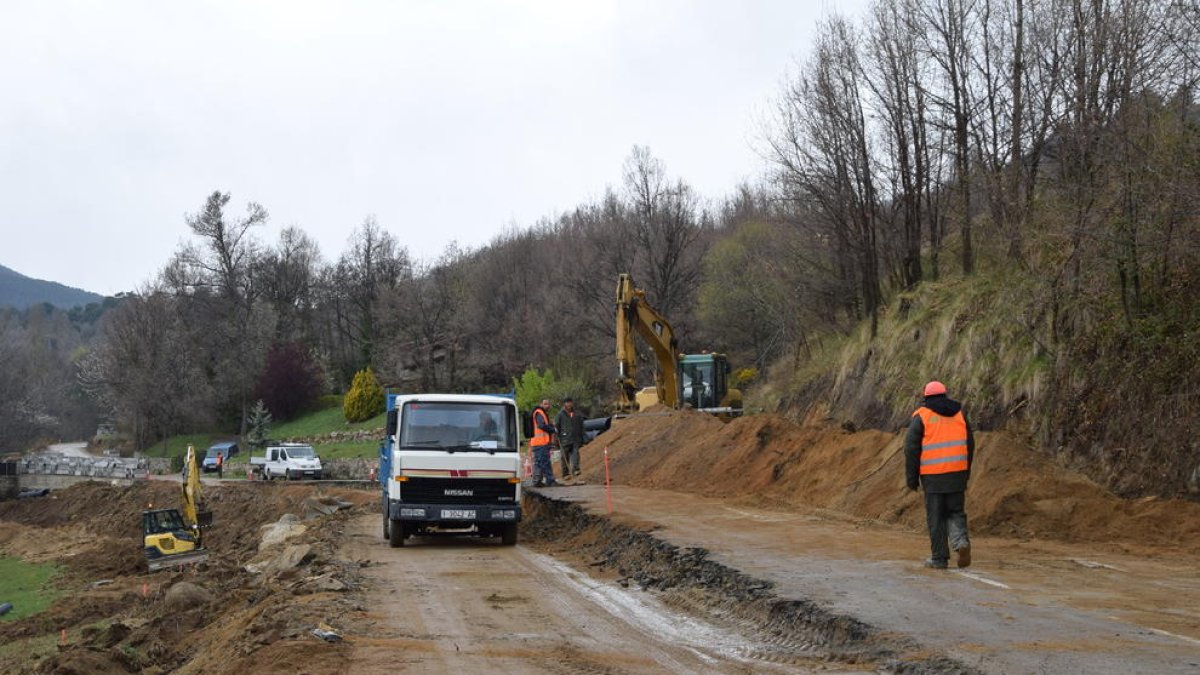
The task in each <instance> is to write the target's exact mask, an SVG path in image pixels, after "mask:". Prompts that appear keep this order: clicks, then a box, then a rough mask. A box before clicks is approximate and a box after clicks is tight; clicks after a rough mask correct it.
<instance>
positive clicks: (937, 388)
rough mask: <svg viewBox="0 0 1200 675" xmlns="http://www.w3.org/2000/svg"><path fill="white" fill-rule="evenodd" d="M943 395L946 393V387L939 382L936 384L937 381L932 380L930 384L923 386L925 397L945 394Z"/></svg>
mask: <svg viewBox="0 0 1200 675" xmlns="http://www.w3.org/2000/svg"><path fill="white" fill-rule="evenodd" d="M945 393H946V385H944V384H942V383H941V382H938V381H937V380H934V381H932V382H930V383H929V384H927V385H925V395H926V396H937V395H939V394H945Z"/></svg>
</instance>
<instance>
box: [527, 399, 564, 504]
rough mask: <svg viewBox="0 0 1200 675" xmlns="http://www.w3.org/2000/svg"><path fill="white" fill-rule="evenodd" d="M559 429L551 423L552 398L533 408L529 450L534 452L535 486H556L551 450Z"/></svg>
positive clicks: (543, 400)
mask: <svg viewBox="0 0 1200 675" xmlns="http://www.w3.org/2000/svg"><path fill="white" fill-rule="evenodd" d="M557 433H558V429H556V428H555V427H554V425H553V424H551V423H550V399H542V404H541V405H539V406H538V407H536V408H534V409H533V438H531V439H529V450H530V452H531V453H533V485H534V487H542V486H543V485H544V486H546V487H554V486H555V485H558V481H556V480H554V467H553V466H552V465H551V464H550V450H551V449H552V447H553V445H554V436H555V434H557Z"/></svg>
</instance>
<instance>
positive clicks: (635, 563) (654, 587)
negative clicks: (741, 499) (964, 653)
mask: <svg viewBox="0 0 1200 675" xmlns="http://www.w3.org/2000/svg"><path fill="white" fill-rule="evenodd" d="M525 510H526V514H527V516H528V518H529V520H528V521H527V522H526V523H524V524H523V535H524V536H525V537H526V539H527V540H531V542H532V544H533V545H534V546H536V547H539V548H542V549H544V550H547V551H549V552H551V553H554V554H560V553H561V554H563V555H568V556H577V557H582V558H583V559H584V560H583V565H582V566H585V567H590V568H593V569H595V570H597V571H598V572H609V573H615V574H616V575H617V577H618V583H619V584H620V585H622V586H636V587H638V588H640V589H642V590H644V591H646V590H648V591H654V592H655V595H656V596H657V597H658V598H659V599H660V600H661V602H662V603H663V604H664V605H665V606H666V607H668V608H670V609H672V610H675V611H677V612H680V613H682V614H685V615H690V616H695V617H699V618H701V620H702V621H704V622H706V623H709V624H710V625H713V626H717V627H720V628H723V629H725V630H728V631H731V632H733V633H736V634H737V635H740V636H743V637H744V638H745V641H744V646H742V647H741V648H740V649H738V650H737V651H738V653H737V654H736V656H737V657H739V659H746V660H751V661H757V662H760V663H763V664H764V665H765V664H775V665H782V666H802V667H804V666H807V667H808V668H812V667H813V664H814V663H821V662H824V663H825V664H826V665H827V667H828V668H830V669H845V668H855V667H857V668H864V667H866V668H869V669H882V670H885V671H887V672H893V673H904V674H908V673H913V674H926V673H929V674H941V673H976V672H979V671H977V670H976V669H975V668H972V667H970V666H968V665H966V664H963V663H961V662H959V661H957V660H955V659H952V658H949V657H946V656H943V655H940V654H932V653H931V652H930V651H929V650H927V649H923V648H922V647H921V646H920V645H918V644H917V643H916V642H915V641H913V640H911V639H909V638H906V637H903V636H899V635H894V634H887V633H884V632H882V631H880V630H878V629H876V628H874V627H873V626H870V625H868V624H866V623H864V622H862V621H859V620H858V619H856V618H854V617H852V616H847V615H841V614H836V613H833V612H831V611H829V610H827V609H825V608H823V607H821V606H820V605H818V604H817V603H815V602H813V601H811V600H808V599H805V598H781V597H779V596H777V595H775V594H774V593H773V592H772V584H771V583H769V582H766V581H762V580H760V579H755V578H753V577H751V576H749V575H746V574H744V573H742V572H739V571H738V570H735V569H732V568H729V567H726V566H724V565H722V564H720V563H717V562H715V561H713V560H711V559H709V557H708V551H706V550H704V549H702V548H680V547H677V546H675V545H672V544H670V543H667V542H665V541H662V540H660V539H657V538H655V537H654V535H653V534H652V532H648V531H646V530H644V529H639V528H637V527H634V526H631V525H626V524H624V523H621V522H618V521H616V520H614V519H611V518H606V517H604V516H601V515H594V514H591V513H588V512H587V511H585V510H584V509H583V508H582V507H580V506H579V505H577V504H573V503H571V502H568V501H563V500H558V499H554V498H553V497H548V496H545V495H542V494H538V493H535V492H533V491H528V492H526V493H525Z"/></svg>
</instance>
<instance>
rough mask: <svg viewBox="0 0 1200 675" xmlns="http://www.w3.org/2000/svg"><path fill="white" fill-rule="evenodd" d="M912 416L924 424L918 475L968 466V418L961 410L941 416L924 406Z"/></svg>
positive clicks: (966, 467)
mask: <svg viewBox="0 0 1200 675" xmlns="http://www.w3.org/2000/svg"><path fill="white" fill-rule="evenodd" d="M913 416H915V417H920V418H921V423H922V424H924V425H925V436H924V437H923V438H922V439H921V475H922V476H929V475H933V474H939V473H954V472H955V471H966V470H967V469H969V468H970V464H969V463H968V462H967V420H966V418H965V417H963V414H962V411H961V410H959V411H958V412H957V413H954V416H952V417H943V416H942V415H939V414H937V413H935V412H933V411H932V410H930V409H929V408H926V407H925V406H921V407H920V408H917V411H916V412H915V413H913Z"/></svg>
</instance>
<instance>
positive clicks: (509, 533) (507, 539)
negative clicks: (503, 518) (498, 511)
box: [500, 523, 517, 546]
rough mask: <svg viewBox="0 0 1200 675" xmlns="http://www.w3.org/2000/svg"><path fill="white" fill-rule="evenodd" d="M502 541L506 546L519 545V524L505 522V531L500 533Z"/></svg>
mask: <svg viewBox="0 0 1200 675" xmlns="http://www.w3.org/2000/svg"><path fill="white" fill-rule="evenodd" d="M500 543H502V544H504V545H505V546H516V545H517V524H516V523H505V524H504V531H503V532H501V533H500Z"/></svg>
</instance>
